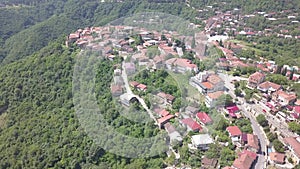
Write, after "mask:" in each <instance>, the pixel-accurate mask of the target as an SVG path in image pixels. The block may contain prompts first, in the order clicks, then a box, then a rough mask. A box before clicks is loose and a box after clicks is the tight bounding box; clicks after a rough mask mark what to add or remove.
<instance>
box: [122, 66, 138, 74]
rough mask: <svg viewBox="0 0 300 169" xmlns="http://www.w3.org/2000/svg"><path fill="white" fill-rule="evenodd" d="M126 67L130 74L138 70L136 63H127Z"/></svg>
mask: <svg viewBox="0 0 300 169" xmlns="http://www.w3.org/2000/svg"><path fill="white" fill-rule="evenodd" d="M124 67H125V71H126V73H127V74H128V75H132V74H134V73H135V71H136V69H135V65H134V63H125V65H124Z"/></svg>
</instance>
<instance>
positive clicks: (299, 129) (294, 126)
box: [288, 121, 300, 134]
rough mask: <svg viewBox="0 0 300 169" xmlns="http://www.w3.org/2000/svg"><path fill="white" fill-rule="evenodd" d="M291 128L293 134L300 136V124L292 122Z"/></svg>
mask: <svg viewBox="0 0 300 169" xmlns="http://www.w3.org/2000/svg"><path fill="white" fill-rule="evenodd" d="M288 126H289V129H290V130H292V131H293V132H295V133H297V134H300V124H298V123H297V122H295V121H293V122H290V123H289V124H288Z"/></svg>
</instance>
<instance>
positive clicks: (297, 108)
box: [294, 106, 300, 114]
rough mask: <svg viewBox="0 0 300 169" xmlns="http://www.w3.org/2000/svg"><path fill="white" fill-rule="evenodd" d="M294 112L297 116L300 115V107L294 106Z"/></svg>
mask: <svg viewBox="0 0 300 169" xmlns="http://www.w3.org/2000/svg"><path fill="white" fill-rule="evenodd" d="M294 111H295V112H296V113H298V114H300V106H295V107H294Z"/></svg>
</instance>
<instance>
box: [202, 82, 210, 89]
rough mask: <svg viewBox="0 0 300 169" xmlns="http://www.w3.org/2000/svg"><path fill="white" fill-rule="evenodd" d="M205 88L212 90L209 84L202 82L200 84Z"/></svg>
mask: <svg viewBox="0 0 300 169" xmlns="http://www.w3.org/2000/svg"><path fill="white" fill-rule="evenodd" d="M201 84H202V85H203V86H204V87H205V88H207V89H212V88H213V85H212V84H211V83H209V82H202V83H201Z"/></svg>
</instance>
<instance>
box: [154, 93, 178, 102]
mask: <svg viewBox="0 0 300 169" xmlns="http://www.w3.org/2000/svg"><path fill="white" fill-rule="evenodd" d="M157 96H158V97H160V98H161V99H163V100H164V101H165V102H166V103H169V104H172V103H173V102H174V100H175V97H174V96H172V95H170V94H166V93H164V92H159V93H158V94H157Z"/></svg>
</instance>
